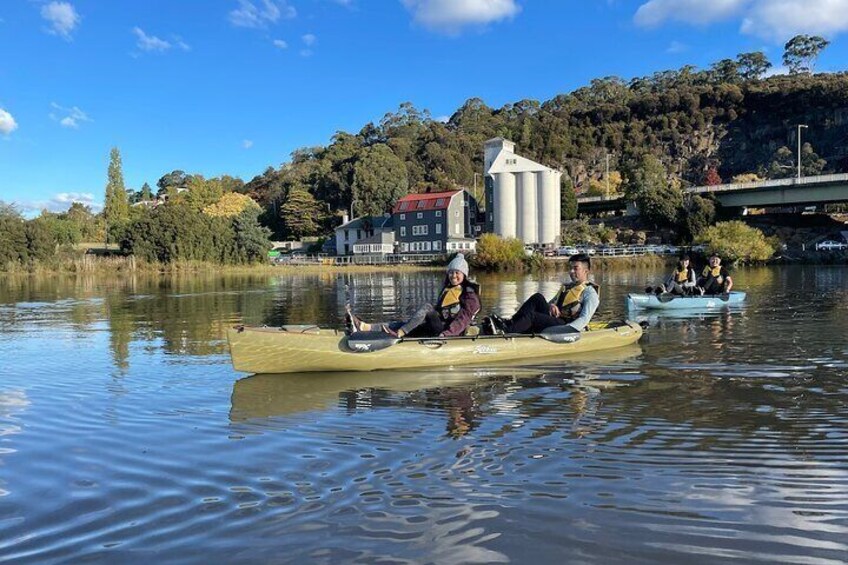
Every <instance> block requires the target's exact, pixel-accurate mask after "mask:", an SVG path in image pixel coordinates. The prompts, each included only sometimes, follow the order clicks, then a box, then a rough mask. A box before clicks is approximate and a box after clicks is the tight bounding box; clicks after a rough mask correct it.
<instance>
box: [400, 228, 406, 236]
mask: <svg viewBox="0 0 848 565" xmlns="http://www.w3.org/2000/svg"><path fill="white" fill-rule="evenodd" d="M400 236H401V237H406V226H401V227H400Z"/></svg>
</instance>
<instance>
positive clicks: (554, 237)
mask: <svg viewBox="0 0 848 565" xmlns="http://www.w3.org/2000/svg"><path fill="white" fill-rule="evenodd" d="M483 170H484V171H485V174H486V231H488V232H491V233H495V234H497V235H499V236H501V237H515V238H518V239H520V240H521V241H523V242H524V243H526V244H529V245H540V246H543V245H544V246H550V245H555V244H557V243H558V242H559V238H560V234H561V231H562V227H561V225H560V222H561V217H562V216H561V202H560V194H561V189H560V178H561V177H562V173H561V172H560V171H557V170H555V169H551V168H548V167H546V166H544V165H540V164H539V163H536V162H534V161H531V160H530V159H527V158H526V157H521V156H520V155H516V153H515V143H513V142H512V141H509V140H506V139H503V138H501V137H496V138H494V139H490V140H489V141H487V142H486V143H485V145H484V156H483Z"/></svg>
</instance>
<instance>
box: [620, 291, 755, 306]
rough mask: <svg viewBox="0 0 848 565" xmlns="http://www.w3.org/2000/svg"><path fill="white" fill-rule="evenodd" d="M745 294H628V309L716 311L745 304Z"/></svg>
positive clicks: (737, 292)
mask: <svg viewBox="0 0 848 565" xmlns="http://www.w3.org/2000/svg"><path fill="white" fill-rule="evenodd" d="M745 297H746V293H744V292H741V291H736V290H732V291H730V292H729V293H727V294H716V295H704V296H673V297H672V295H660V296H656V295H654V294H637V293H634V294H628V295H627V306H628V307H629V308H637V309H638V308H642V309H649V310H717V309H719V308H724V307H725V306H738V305H740V304H742V303H743V302H745Z"/></svg>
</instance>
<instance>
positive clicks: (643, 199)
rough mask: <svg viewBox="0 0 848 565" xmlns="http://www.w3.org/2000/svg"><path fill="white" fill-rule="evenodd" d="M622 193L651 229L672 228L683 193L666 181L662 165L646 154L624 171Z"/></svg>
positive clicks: (677, 186) (681, 202)
mask: <svg viewBox="0 0 848 565" xmlns="http://www.w3.org/2000/svg"><path fill="white" fill-rule="evenodd" d="M625 178H626V179H627V181H626V184H625V194H626V195H627V197H628V198H629V199H630V200H632V201H633V202H635V203H636V207H637V208H638V209H639V213H640V214H641V215H642V217H643V218H644V219H645V221H646V222H648V223H650V224H653V225H654V227H665V226H671V225H673V224H674V223H675V222H676V220H677V212H678V209H679V208H680V207H681V206H682V204H683V191H682V190H681V188H680V186H679V185H674V184H672V183H670V182H668V178H667V175H666V170H665V167H664V166H663V164H662V162H660V160H659V159H658V158H656V157H655V156H653V155H651V154H645V155H643V156H642V158H641V159H639V161H637V162H636V163H635V164H634V163H630V164H628V166H627V170H626V171H625Z"/></svg>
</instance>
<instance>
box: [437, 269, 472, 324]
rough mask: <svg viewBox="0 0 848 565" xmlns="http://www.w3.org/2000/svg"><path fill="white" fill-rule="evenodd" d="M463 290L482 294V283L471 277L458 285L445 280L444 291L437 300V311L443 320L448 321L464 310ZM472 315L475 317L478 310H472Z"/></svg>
mask: <svg viewBox="0 0 848 565" xmlns="http://www.w3.org/2000/svg"><path fill="white" fill-rule="evenodd" d="M463 292H476V293H477V294H480V285H479V284H477V283H476V282H474V281H473V280H471V279H465V281H464V282H463V283H462V284H459V285H456V286H450V285H449V284H447V281H445V286H444V288H443V289H442V293H441V294H440V295H439V299H438V300H437V301H436V311H437V312H438V313H439V316H441V318H442V320H444V321H446V322H447V321H450V320H452V319H453V318H455V317H456V315H457V314H459V311H460V310H462V302H461V299H462V293H463ZM471 315H472V318H473V317H474V316H476V315H477V312H472V313H471Z"/></svg>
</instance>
